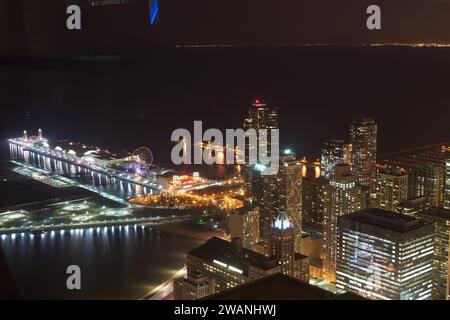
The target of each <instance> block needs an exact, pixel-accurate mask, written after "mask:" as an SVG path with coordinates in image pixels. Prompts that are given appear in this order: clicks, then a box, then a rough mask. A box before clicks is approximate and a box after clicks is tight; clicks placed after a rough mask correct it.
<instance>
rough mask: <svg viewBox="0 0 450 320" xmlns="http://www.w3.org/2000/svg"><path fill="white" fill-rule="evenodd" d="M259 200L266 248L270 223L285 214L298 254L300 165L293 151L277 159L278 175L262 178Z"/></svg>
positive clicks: (262, 237)
mask: <svg viewBox="0 0 450 320" xmlns="http://www.w3.org/2000/svg"><path fill="white" fill-rule="evenodd" d="M263 190H264V192H263V194H264V195H263V197H262V199H261V201H260V230H261V231H260V237H261V239H262V240H263V241H264V242H266V244H267V245H268V243H269V240H270V234H271V229H272V223H273V221H274V220H275V219H276V216H275V215H276V214H277V213H278V212H286V214H287V216H288V218H289V220H290V221H291V222H292V224H293V227H294V234H295V250H296V251H297V252H301V238H302V164H301V163H300V161H298V160H296V159H295V155H294V154H293V153H292V152H289V154H284V155H282V156H280V166H279V169H278V173H277V174H274V175H267V176H263Z"/></svg>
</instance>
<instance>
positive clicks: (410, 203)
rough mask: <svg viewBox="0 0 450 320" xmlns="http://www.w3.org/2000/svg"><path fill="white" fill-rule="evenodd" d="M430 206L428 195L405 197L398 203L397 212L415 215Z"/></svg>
mask: <svg viewBox="0 0 450 320" xmlns="http://www.w3.org/2000/svg"><path fill="white" fill-rule="evenodd" d="M428 208H430V201H429V200H428V197H416V198H412V199H406V200H403V201H401V202H400V203H399V204H398V207H397V210H396V211H397V212H398V213H401V214H406V215H407V216H413V217H415V216H416V215H417V214H418V213H419V212H420V211H423V210H426V209H428Z"/></svg>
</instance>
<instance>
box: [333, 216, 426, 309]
mask: <svg viewBox="0 0 450 320" xmlns="http://www.w3.org/2000/svg"><path fill="white" fill-rule="evenodd" d="M337 227H338V228H337V250H336V251H337V271H336V278H337V287H338V288H340V289H343V290H345V291H349V292H353V293H356V294H358V295H361V296H364V297H367V298H370V299H382V300H424V299H430V298H431V291H432V276H433V254H434V225H433V223H430V222H428V221H425V220H419V219H416V218H413V217H410V216H406V215H402V214H399V213H394V212H390V211H386V210H382V209H374V208H371V209H364V210H360V211H357V212H354V213H351V214H348V215H345V216H342V217H338V220H337Z"/></svg>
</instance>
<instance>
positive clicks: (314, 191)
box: [302, 177, 330, 232]
mask: <svg viewBox="0 0 450 320" xmlns="http://www.w3.org/2000/svg"><path fill="white" fill-rule="evenodd" d="M329 192H330V182H329V180H327V179H325V178H323V177H320V178H311V177H304V178H303V180H302V229H303V230H305V229H306V228H307V229H308V230H310V231H315V232H322V231H323V215H324V212H325V205H326V204H327V201H326V200H327V197H328V195H329Z"/></svg>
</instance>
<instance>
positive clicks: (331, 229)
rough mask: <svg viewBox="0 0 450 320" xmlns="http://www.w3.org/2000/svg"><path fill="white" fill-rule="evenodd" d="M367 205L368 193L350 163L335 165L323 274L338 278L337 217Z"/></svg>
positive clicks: (326, 221) (328, 203)
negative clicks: (359, 182) (363, 188)
mask: <svg viewBox="0 0 450 320" xmlns="http://www.w3.org/2000/svg"><path fill="white" fill-rule="evenodd" d="M365 207H366V194H365V192H364V191H363V190H362V188H361V187H360V186H359V185H358V183H357V177H356V176H354V175H352V174H351V170H350V166H349V165H348V164H340V165H336V166H335V171H334V173H333V174H332V175H331V178H330V192H329V196H328V197H327V199H326V205H325V211H324V217H323V253H324V259H323V276H324V279H325V280H327V281H330V282H335V280H336V223H337V218H338V217H341V216H344V215H347V214H349V213H352V212H355V211H357V210H361V209H363V208H365Z"/></svg>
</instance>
